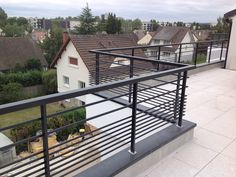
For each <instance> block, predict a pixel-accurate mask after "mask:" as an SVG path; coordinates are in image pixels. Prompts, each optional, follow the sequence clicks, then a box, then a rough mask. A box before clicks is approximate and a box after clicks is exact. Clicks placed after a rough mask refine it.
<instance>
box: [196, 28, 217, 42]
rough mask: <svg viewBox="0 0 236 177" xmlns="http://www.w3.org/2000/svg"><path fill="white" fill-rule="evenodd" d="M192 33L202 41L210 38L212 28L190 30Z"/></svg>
mask: <svg viewBox="0 0 236 177" xmlns="http://www.w3.org/2000/svg"><path fill="white" fill-rule="evenodd" d="M192 33H193V34H194V35H195V36H196V38H197V39H198V40H200V41H204V40H209V39H210V38H211V34H212V30H192Z"/></svg>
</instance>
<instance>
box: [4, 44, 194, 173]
mask: <svg viewBox="0 0 236 177" xmlns="http://www.w3.org/2000/svg"><path fill="white" fill-rule="evenodd" d="M135 50H136V49H135ZM92 52H93V53H96V68H95V69H94V71H95V76H92V75H91V83H94V84H95V85H93V86H91V87H87V88H83V89H78V90H73V91H69V92H64V93H58V94H52V95H48V96H43V97H38V98H33V99H29V100H24V101H19V102H15V103H10V104H5V105H0V116H3V115H5V116H7V115H9V113H13V112H18V113H19V111H22V110H25V109H26V110H27V109H30V108H33V107H37V108H38V109H39V110H40V116H39V117H37V116H36V115H32V119H30V120H28V121H21V122H18V121H17V117H16V119H15V121H13V122H14V123H12V124H10V125H7V126H4V127H0V131H1V132H3V133H5V134H6V135H8V136H10V134H11V133H9V132H12V131H14V132H16V133H17V134H18V135H19V134H20V133H22V131H23V132H25V131H26V130H27V131H29V130H30V129H28V128H32V127H38V129H37V132H38V131H40V132H41V133H38V134H35V135H30V134H27V133H26V135H25V136H23V137H21V138H19V139H15V140H14V142H13V143H11V144H7V145H2V146H1V147H0V152H7V151H9V150H11V149H12V148H13V149H19V148H20V147H22V146H23V145H24V147H28V146H30V147H31V146H33V144H32V143H36V144H37V143H38V146H37V147H38V149H37V151H32V147H31V148H29V149H30V153H28V155H27V156H23V157H22V156H21V157H19V156H18V155H17V157H18V158H15V159H11V160H10V161H9V162H5V164H2V165H1V166H0V176H2V175H6V176H32V175H33V176H48V177H49V176H66V175H68V174H73V173H79V172H81V171H83V170H84V169H86V168H89V167H90V166H92V165H94V164H96V163H99V161H101V160H103V159H106V158H107V157H109V156H111V155H113V154H115V153H117V152H118V151H119V150H121V149H123V148H127V147H130V153H131V154H135V152H136V149H135V144H136V142H137V141H140V140H142V139H143V138H145V137H147V136H150V135H151V134H152V133H154V132H157V131H159V128H162V127H164V126H169V125H172V124H176V125H177V126H179V127H181V125H182V118H183V115H184V112H185V111H184V110H185V103H186V95H185V89H186V80H187V71H188V70H190V69H193V68H194V66H190V65H187V64H183V63H175V62H170V61H161V60H155V59H146V58H143V57H138V56H135V52H134V49H133V48H132V53H131V55H124V54H118V53H117V54H112V53H110V52H105V51H92ZM101 55H103V56H112V57H120V58H126V59H130V63H129V65H126V64H121V63H117V62H115V63H114V62H112V63H113V64H115V65H116V64H117V65H121V66H124V67H122V68H125V69H124V72H123V71H121V68H119V67H114V70H112V71H110V70H109V71H108V70H105V71H107V72H109V74H110V75H109V76H108V75H107V74H104V70H103V68H102V63H101V62H102V60H101V57H100V56H101ZM104 62H106V61H104ZM144 64H145V66H146V68H145V69H144V68H142V67H141V66H144ZM127 68H128V69H127ZM113 72H115V73H116V75H114V74H113ZM118 72H121V73H120V74H117V73H118ZM166 76H168V77H170V79H169V80H166V79H165V77H166ZM121 78H123V79H122V80H120V79H121ZM111 81H112V82H111ZM82 96H86V103H85V104H84V105H80V106H78V105H73V106H72V107H67V108H63V109H61V110H60V111H56V112H50V111H49V110H48V109H49V108H50V105H51V104H56V103H57V102H59V101H62V100H68V99H72V98H76V99H79V98H80V97H82ZM54 106H55V105H54ZM81 109H85V110H86V117H83V118H82V119H77V118H78V114H72V116H71V117H69V118H70V119H69V118H68V116H65V114H66V113H72V112H73V111H76V110H81ZM16 115H17V114H16ZM65 118H66V119H67V120H68V119H69V120H70V121H69V122H67V123H64V124H62V123H60V122H61V121H62V120H64V119H65ZM52 122H53V123H54V124H53V125H54V128H53V129H52V128H51V127H50V126H51V123H52ZM55 122H56V123H55ZM87 125H96V126H97V127H93V128H91V127H92V126H90V128H89V129H88V130H86V126H87ZM78 126H79V127H80V128H81V127H85V130H86V131H85V133H78V131H79V128H78ZM22 127H24V128H23V129H22ZM27 127H28V128H27ZM18 128H19V129H18ZM17 130H19V132H17ZM72 130H73V131H72ZM35 131H36V130H35ZM64 131H68V132H67V133H66V134H63V135H64V136H65V135H66V138H64V139H63V140H62V141H59V140H58V142H57V143H56V144H55V143H54V144H50V137H51V136H52V135H55V134H56V135H57V136H59V134H60V135H61V132H64ZM64 133H65V132H64ZM74 133H77V134H76V136H75V137H73V138H71V139H68V138H67V136H68V135H69V134H74ZM40 143H41V144H40ZM39 147H40V148H39ZM17 153H18V154H20V153H22V152H21V151H20V150H18V152H17Z"/></svg>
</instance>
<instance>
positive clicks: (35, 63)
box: [25, 58, 42, 70]
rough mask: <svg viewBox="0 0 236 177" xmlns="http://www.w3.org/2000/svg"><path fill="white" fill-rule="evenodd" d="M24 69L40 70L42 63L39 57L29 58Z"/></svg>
mask: <svg viewBox="0 0 236 177" xmlns="http://www.w3.org/2000/svg"><path fill="white" fill-rule="evenodd" d="M25 69H26V70H41V69H42V65H41V62H40V60H39V59H35V58H31V59H29V60H27V62H26V64H25Z"/></svg>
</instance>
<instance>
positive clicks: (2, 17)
mask: <svg viewBox="0 0 236 177" xmlns="http://www.w3.org/2000/svg"><path fill="white" fill-rule="evenodd" d="M6 21H7V14H6V12H5V11H4V10H3V9H2V8H1V7H0V27H1V28H2V27H3V26H5V24H6Z"/></svg>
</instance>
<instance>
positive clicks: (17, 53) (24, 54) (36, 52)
mask: <svg viewBox="0 0 236 177" xmlns="http://www.w3.org/2000/svg"><path fill="white" fill-rule="evenodd" d="M0 58H1V59H0V71H3V70H9V69H12V68H14V67H15V66H16V64H20V65H24V64H25V63H26V62H27V60H29V59H32V58H34V59H39V60H40V62H41V64H42V65H43V66H47V65H48V64H47V61H46V59H45V58H44V56H43V52H42V51H41V49H40V48H39V46H38V45H37V44H36V43H35V42H34V41H33V40H32V39H31V38H29V37H0Z"/></svg>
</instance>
